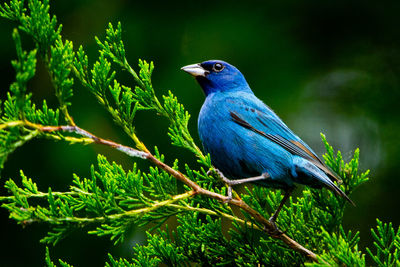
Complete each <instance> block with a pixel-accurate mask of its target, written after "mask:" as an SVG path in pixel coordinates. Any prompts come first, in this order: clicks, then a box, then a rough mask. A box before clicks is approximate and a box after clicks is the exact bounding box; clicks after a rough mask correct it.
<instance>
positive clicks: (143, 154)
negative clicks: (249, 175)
mask: <svg viewBox="0 0 400 267" xmlns="http://www.w3.org/2000/svg"><path fill="white" fill-rule="evenodd" d="M16 126H24V127H28V128H33V129H36V130H38V131H41V132H44V133H46V132H49V133H50V132H57V131H62V132H69V133H75V134H77V135H80V136H83V137H85V138H83V140H85V142H86V143H89V140H91V142H92V143H96V144H102V145H106V146H110V147H113V148H115V149H117V150H119V151H121V152H123V153H125V154H127V155H129V156H131V157H138V158H141V159H146V160H148V161H150V162H151V163H153V164H154V165H156V166H157V167H159V168H161V169H162V170H164V171H166V172H167V173H169V174H170V175H172V176H173V177H175V178H176V179H177V180H179V181H181V182H183V183H184V184H186V185H187V186H189V187H190V188H192V191H189V192H186V193H184V194H182V195H178V196H175V197H174V198H173V199H171V200H167V201H164V202H166V203H163V202H159V203H158V204H160V205H161V206H163V205H171V204H173V202H175V201H177V200H180V199H181V198H182V197H191V196H194V195H204V196H208V197H211V198H213V199H216V200H218V201H221V202H223V203H229V204H232V205H234V206H237V207H239V208H241V209H243V210H244V211H246V212H247V213H248V214H250V215H251V216H252V217H253V218H254V220H255V221H257V222H258V223H260V224H261V225H262V226H263V227H264V229H263V231H264V232H266V233H267V234H269V235H270V236H271V237H272V238H276V239H279V240H281V241H282V242H283V243H285V244H286V245H287V246H289V247H290V248H291V249H293V250H295V251H297V252H299V253H301V254H303V255H304V256H306V257H307V258H309V259H310V260H312V261H314V262H319V260H318V258H317V255H316V254H315V253H314V252H312V251H310V250H308V249H307V248H305V247H303V246H302V245H300V244H299V243H297V242H296V241H295V240H293V239H292V238H290V237H289V236H288V235H286V234H285V233H283V232H281V231H279V232H278V233H276V229H275V227H274V225H272V224H271V223H270V221H269V220H268V219H266V218H264V217H263V216H262V215H261V214H260V213H259V212H257V211H256V210H254V209H253V208H251V207H250V206H249V205H247V204H246V203H245V202H244V201H243V200H241V199H229V198H228V197H227V196H223V195H221V194H218V193H215V192H211V191H209V190H206V189H204V188H202V187H201V186H199V185H198V184H197V183H195V182H194V181H192V180H190V179H189V178H187V177H186V176H185V175H184V174H182V173H181V172H179V171H177V170H174V169H173V168H172V167H170V166H168V165H167V164H165V163H163V162H161V161H160V160H159V159H157V158H156V157H154V156H153V155H152V154H151V153H150V152H149V151H147V149H146V151H140V150H137V149H134V148H131V147H128V146H124V145H121V144H118V143H115V142H113V141H110V140H106V139H103V138H100V137H97V136H96V135H94V134H92V133H90V132H88V131H86V130H84V129H82V128H79V127H78V126H74V125H66V126H44V125H40V124H34V123H31V122H29V121H11V122H7V123H4V124H0V129H5V128H12V127H16ZM175 198H177V199H175ZM180 207H182V208H185V207H184V206H180ZM156 208H158V205H156V206H155V207H154V209H156ZM145 209H149V208H145ZM186 209H187V208H186ZM196 210H197V211H200V210H198V209H197V208H196ZM139 211H140V210H132V211H128V213H129V212H130V213H132V215H133V213H135V214H137V213H138V212H139ZM200 212H201V211H200ZM203 213H209V212H205V211H203ZM125 215H126V214H120V215H114V216H125ZM212 215H218V214H217V213H215V214H212ZM229 216H230V215H229ZM110 217H111V216H109V217H108V218H110ZM224 217H226V216H224ZM64 219H70V218H64ZM230 219H231V220H233V219H232V218H230ZM79 220H84V221H82V222H87V220H88V218H79ZM89 220H91V221H93V220H96V221H101V220H102V218H100V217H97V218H91V219H89ZM235 220H237V219H235Z"/></svg>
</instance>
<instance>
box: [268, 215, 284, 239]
mask: <svg viewBox="0 0 400 267" xmlns="http://www.w3.org/2000/svg"><path fill="white" fill-rule="evenodd" d="M268 221H269V222H270V224H271V225H272V227H273V229H268V228H267V227H266V226H265V225H264V231H265V232H267V233H268V234H269V235H270V236H272V237H278V236H280V235H282V234H284V232H282V231H281V230H279V228H278V226H277V225H276V222H275V219H274V218H273V216H272V217H271V218H270V219H269V220H268Z"/></svg>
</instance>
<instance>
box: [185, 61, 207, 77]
mask: <svg viewBox="0 0 400 267" xmlns="http://www.w3.org/2000/svg"><path fill="white" fill-rule="evenodd" d="M181 70H183V71H184V72H187V73H189V74H190V75H192V76H193V77H198V76H202V77H206V75H207V74H209V73H210V72H209V71H207V70H205V69H204V68H203V67H202V66H201V65H200V64H192V65H187V66H184V67H182V68H181Z"/></svg>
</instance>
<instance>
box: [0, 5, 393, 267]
mask: <svg viewBox="0 0 400 267" xmlns="http://www.w3.org/2000/svg"><path fill="white" fill-rule="evenodd" d="M283 2H285V3H283ZM399 8H400V2H399V1H395V0H392V1H385V3H384V4H383V3H380V4H378V3H375V2H373V1H361V0H360V1H331V2H330V3H321V1H316V0H311V1H300V2H299V1H273V2H269V3H267V2H264V1H247V2H246V3H238V2H235V1H212V2H211V1H208V2H207V1H200V2H199V1H193V2H191V1H185V2H179V1H141V2H138V1H127V0H115V1H106V0H100V1H94V0H79V1H78V0H70V1H52V2H51V12H52V14H56V16H57V19H58V21H59V22H60V23H62V24H63V36H64V37H65V38H66V39H69V40H72V41H73V43H74V47H75V48H76V49H77V48H78V47H79V45H83V46H84V48H85V49H87V51H88V55H89V60H90V62H91V64H92V63H94V61H95V60H96V59H97V57H98V54H97V47H96V44H95V42H94V37H95V36H98V37H100V38H102V37H104V33H105V28H106V27H107V24H108V22H112V23H114V25H116V23H117V22H118V21H121V23H122V27H123V39H124V42H125V48H126V51H127V57H128V60H129V61H130V63H131V65H132V66H136V64H137V60H138V58H141V59H146V60H148V61H150V60H152V61H154V63H155V67H156V68H155V71H154V74H153V83H154V88H155V89H156V91H157V94H158V95H159V96H161V95H162V94H166V93H167V92H168V90H171V91H172V92H173V93H174V94H175V95H176V96H177V97H178V99H179V100H180V102H181V103H183V104H184V105H185V107H186V109H187V110H188V111H189V112H190V113H191V114H192V119H191V121H190V130H191V132H192V134H193V136H194V137H195V138H196V140H197V143H198V144H199V141H198V136H197V114H198V112H199V110H200V107H201V105H202V102H203V99H204V96H203V93H202V91H201V89H200V87H199V86H198V85H197V84H196V83H195V81H194V80H193V79H192V78H191V77H189V75H187V74H185V73H184V72H182V71H180V67H182V66H184V65H187V64H192V63H197V62H201V61H204V60H208V59H222V60H225V61H228V62H229V63H231V64H233V65H235V66H236V67H238V68H239V69H240V70H241V72H242V73H243V74H244V75H245V77H246V79H247V81H248V82H249V84H250V86H251V87H252V89H253V91H254V92H255V94H256V95H257V96H258V97H259V98H261V99H262V100H264V101H265V102H266V103H267V104H268V105H269V106H270V107H271V108H272V109H274V110H275V111H276V112H277V113H278V114H279V115H280V116H281V117H282V119H283V120H284V121H285V122H286V123H287V125H288V126H289V127H290V128H291V129H292V130H294V131H295V132H296V133H297V134H298V135H299V136H300V137H302V139H303V140H304V141H306V142H307V143H308V144H309V145H310V146H311V147H312V148H313V149H314V150H315V151H316V152H317V153H318V154H319V155H321V154H322V153H323V152H324V148H323V145H322V142H321V140H320V132H323V133H324V134H325V135H326V137H327V139H328V141H329V142H330V143H331V144H332V145H333V146H334V148H335V149H339V150H341V151H342V152H343V155H344V158H345V159H350V158H351V157H352V153H353V151H354V149H355V148H357V147H359V148H360V150H361V159H360V162H361V163H360V169H361V171H365V170H366V169H370V170H371V174H370V181H369V182H367V183H365V184H364V185H362V186H361V187H359V189H358V190H357V191H356V192H355V193H354V194H353V195H351V198H352V199H353V200H354V202H355V203H356V204H357V207H351V206H348V208H347V210H346V214H345V227H346V229H352V230H354V231H361V243H360V244H361V246H362V247H365V246H369V247H372V241H371V236H370V228H371V227H373V226H375V225H376V222H375V220H376V218H380V219H381V220H383V221H386V222H389V221H390V222H393V224H394V227H395V228H397V227H398V226H399V224H400V213H399V210H398V204H399V202H400V188H399V187H400V179H399V174H398V171H397V167H398V165H399V163H400V160H399V153H400V142H399V139H398V137H399V132H400V109H398V107H399V106H398V105H399V100H400V81H399V74H400V64H399V62H400V32H399V26H400V21H399V19H398V10H400V9H399ZM14 27H15V24H13V23H12V22H9V21H6V20H4V19H1V20H0V36H2V42H1V43H0V48H1V49H0V59H1V60H0V77H1V79H0V86H1V90H0V96H1V98H4V97H5V95H6V90H7V89H8V87H9V85H10V83H11V82H13V81H14V79H15V76H14V75H15V73H14V70H13V69H12V67H11V64H10V61H11V60H12V59H14V58H15V57H16V56H15V47H14V43H13V41H12V38H11V32H12V29H13V28H14ZM22 40H23V47H24V49H32V48H33V44H32V41H31V40H30V38H29V37H27V36H26V35H23V37H22ZM118 75H119V76H118V79H119V81H120V82H121V83H123V84H124V85H127V86H133V79H131V78H130V77H129V75H127V74H126V73H120V74H118ZM29 87H30V90H32V92H33V101H34V102H36V103H41V101H42V99H44V98H45V99H47V100H48V102H49V104H50V106H52V107H56V106H57V100H56V98H55V96H54V94H53V88H52V86H51V84H50V81H49V77H48V75H47V72H46V69H45V67H44V66H43V62H41V61H39V62H38V69H37V75H36V76H35V78H34V79H33V80H32V81H31V82H30V84H29ZM72 102H73V105H72V108H71V109H70V113H71V115H72V116H73V117H74V119H75V121H76V122H77V124H78V125H80V126H81V127H83V128H84V129H87V130H89V131H91V132H93V133H95V134H97V135H98V136H101V137H104V138H108V139H113V140H115V141H118V142H121V143H124V144H127V145H132V142H131V141H130V140H129V139H128V138H127V137H126V136H124V134H123V132H122V131H121V130H120V129H119V128H118V127H116V126H115V125H114V123H113V122H112V120H111V118H110V116H109V115H108V114H107V113H106V112H105V111H104V110H103V109H102V107H100V106H99V105H98V104H97V102H96V100H95V99H94V98H93V97H92V96H91V95H90V94H89V93H88V92H87V91H86V89H85V88H83V87H81V86H80V85H79V84H78V83H76V84H75V86H74V97H73V99H72ZM167 127H168V124H167V122H166V121H165V120H164V119H162V118H159V117H157V116H156V115H155V114H153V113H151V112H150V113H140V114H138V115H137V119H136V128H137V132H138V135H139V137H140V138H142V140H143V141H144V142H145V143H146V144H147V146H148V147H152V146H154V145H157V146H158V147H159V148H160V151H162V153H164V154H166V157H167V161H169V162H171V161H172V160H173V159H174V158H175V157H177V156H178V157H179V158H180V159H181V162H182V163H183V162H187V163H189V164H193V165H194V164H195V159H194V158H193V155H191V154H190V153H188V152H186V151H183V150H182V149H179V148H176V147H172V146H171V145H170V142H169V139H168V137H167V135H166V131H167ZM98 153H101V154H104V155H106V156H107V157H108V159H109V160H114V161H116V162H118V163H119V164H122V165H123V166H124V167H125V168H131V167H132V164H133V160H132V159H130V158H128V157H127V156H125V155H123V154H121V153H118V152H115V151H113V150H111V149H108V148H104V147H101V146H94V145H93V146H86V147H82V146H80V145H66V144H64V143H61V142H59V143H56V142H53V141H48V140H34V141H31V142H30V143H29V144H27V145H25V146H23V147H21V148H19V149H18V150H17V151H16V152H15V153H14V154H12V155H11V156H10V157H9V159H8V161H7V162H6V164H5V168H4V170H3V171H2V173H1V176H2V179H1V180H0V183H1V184H2V185H3V184H4V182H5V181H6V179H8V178H10V177H13V178H17V180H18V177H19V170H20V169H23V170H24V172H25V174H26V175H27V176H28V177H31V178H33V179H34V181H36V182H37V183H38V184H39V185H40V187H39V188H40V189H41V190H42V191H47V188H48V187H49V186H51V187H52V188H53V191H56V190H57V191H65V190H68V185H69V184H70V182H71V180H72V173H76V174H77V175H78V176H80V177H88V176H89V175H90V167H89V166H90V164H95V163H96V155H97V154H98ZM139 164H140V166H141V167H143V168H146V166H147V165H146V163H145V162H139ZM0 193H1V194H2V195H4V194H7V192H5V190H4V189H3V188H1V189H0ZM0 224H1V228H0V234H1V237H2V242H1V244H0V246H1V248H0V259H1V261H0V265H1V266H11V265H12V266H21V265H29V266H36V265H38V266H42V265H43V263H44V260H43V259H44V251H45V246H44V245H43V244H40V243H39V239H40V238H41V237H43V235H44V234H45V233H46V230H47V227H46V225H30V226H28V227H25V228H23V227H21V226H19V225H17V224H16V223H15V222H14V221H11V220H9V219H8V213H7V212H6V210H4V209H0ZM143 239H144V235H143V231H140V229H132V238H131V240H129V239H128V241H126V242H125V243H124V244H122V245H119V246H117V247H114V246H113V245H112V242H110V241H109V240H108V239H107V238H97V237H94V236H89V235H87V234H86V233H85V231H84V230H82V231H77V232H74V233H73V234H72V235H71V236H69V237H68V238H66V239H65V240H63V241H62V242H61V243H59V244H58V245H57V246H55V247H51V248H50V250H51V254H52V257H53V258H54V259H56V258H58V257H61V258H63V259H64V260H66V261H67V262H69V263H70V264H74V265H76V266H99V265H103V264H104V261H105V260H106V258H107V255H106V252H107V251H110V252H111V253H112V254H113V255H114V256H129V255H130V253H131V247H132V246H133V245H134V243H135V242H137V241H140V240H143Z"/></svg>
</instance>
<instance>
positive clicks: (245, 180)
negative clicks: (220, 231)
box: [207, 168, 270, 202]
mask: <svg viewBox="0 0 400 267" xmlns="http://www.w3.org/2000/svg"><path fill="white" fill-rule="evenodd" d="M214 171H215V172H216V173H217V174H218V176H219V177H220V178H221V180H222V181H223V182H224V183H225V184H227V185H228V199H227V200H226V201H224V202H228V201H229V200H231V199H232V186H233V185H238V184H244V183H249V182H254V181H259V180H264V179H268V178H270V176H269V174H268V173H263V174H261V175H260V176H254V177H249V178H243V179H236V180H230V179H228V178H226V177H225V175H224V174H223V173H222V172H221V171H220V170H218V169H215V168H214ZM207 174H208V173H207Z"/></svg>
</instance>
